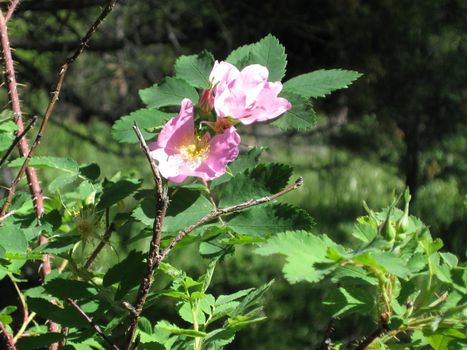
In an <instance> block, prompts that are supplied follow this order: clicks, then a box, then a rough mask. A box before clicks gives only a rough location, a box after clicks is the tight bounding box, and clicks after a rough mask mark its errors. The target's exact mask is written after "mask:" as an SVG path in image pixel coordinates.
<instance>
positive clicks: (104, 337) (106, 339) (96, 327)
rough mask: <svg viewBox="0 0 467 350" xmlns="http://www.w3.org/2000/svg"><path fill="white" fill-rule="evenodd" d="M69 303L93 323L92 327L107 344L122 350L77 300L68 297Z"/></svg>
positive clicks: (116, 349)
mask: <svg viewBox="0 0 467 350" xmlns="http://www.w3.org/2000/svg"><path fill="white" fill-rule="evenodd" d="M67 301H68V303H69V304H70V305H71V306H72V307H73V308H74V309H75V310H76V311H78V313H79V314H80V315H81V316H83V318H84V319H85V320H86V321H87V322H88V323H89V324H90V325H91V327H92V328H93V329H94V330H95V331H96V332H97V334H99V335H100V336H101V337H102V339H104V340H105V342H106V343H107V344H109V346H110V348H111V349H114V350H120V349H119V347H118V346H117V345H115V344H114V343H113V342H112V340H110V338H109V337H108V336H106V335H105V333H104V332H103V331H102V329H101V327H99V325H98V324H96V323H95V322H94V321H93V319H92V318H91V317H89V316H88V315H87V314H86V312H84V311H83V309H81V308H80V307H79V305H78V304H76V302H75V301H74V300H73V299H70V298H68V299H67Z"/></svg>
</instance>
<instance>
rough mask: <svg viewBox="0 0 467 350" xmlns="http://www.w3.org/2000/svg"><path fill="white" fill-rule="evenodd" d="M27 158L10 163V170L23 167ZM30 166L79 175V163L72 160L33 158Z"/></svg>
mask: <svg viewBox="0 0 467 350" xmlns="http://www.w3.org/2000/svg"><path fill="white" fill-rule="evenodd" d="M24 160H25V158H24V157H20V158H16V159H15V160H12V161H11V162H10V163H8V166H9V167H10V168H18V167H20V166H22V165H23V163H24ZM29 166H30V167H33V168H45V169H58V170H62V171H65V172H68V173H73V174H75V173H79V165H78V163H77V162H76V161H75V160H74V159H71V158H63V157H43V156H38V157H32V158H31V160H30V161H29Z"/></svg>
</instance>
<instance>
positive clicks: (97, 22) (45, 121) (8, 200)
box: [0, 0, 117, 217]
mask: <svg viewBox="0 0 467 350" xmlns="http://www.w3.org/2000/svg"><path fill="white" fill-rule="evenodd" d="M116 3H117V0H110V1H109V2H108V3H107V5H106V6H105V7H104V9H103V10H102V12H101V13H100V15H99V16H98V17H97V19H96V20H95V21H94V23H93V24H92V26H91V27H90V28H89V30H88V32H87V33H86V35H85V36H84V37H83V38H82V39H81V41H80V44H79V45H78V47H77V48H76V50H75V51H74V52H73V53H72V54H71V55H70V56H68V57H67V59H66V60H65V63H64V64H63V65H62V67H61V69H60V71H59V73H58V77H57V81H56V83H55V88H54V91H53V92H52V98H51V99H50V101H49V104H48V106H47V110H46V111H45V114H44V117H43V118H42V122H41V125H40V127H39V131H38V133H37V135H36V138H35V140H34V142H33V144H32V146H31V150H30V151H29V153H27V157H26V159H25V160H24V162H23V165H22V167H21V168H20V170H19V172H18V175H17V176H16V178H15V180H14V181H13V183H12V185H11V186H10V190H9V191H8V196H7V198H6V200H5V203H4V205H3V207H2V209H1V211H0V217H2V216H3V215H5V213H6V211H7V209H8V207H9V206H10V204H11V201H12V199H13V195H14V194H15V192H16V187H17V185H18V183H19V180H20V179H21V177H22V175H23V174H24V172H25V170H26V169H29V168H28V165H29V162H30V160H31V158H32V156H33V154H34V152H35V150H36V148H37V147H38V146H39V143H40V141H41V139H42V136H43V134H44V132H45V129H46V128H47V124H48V121H49V118H50V116H51V114H52V112H53V110H54V108H55V104H56V102H57V100H58V97H59V95H60V90H61V88H62V85H63V80H64V79H65V75H66V73H67V71H68V68H69V67H70V66H71V65H72V64H73V62H75V61H76V59H77V58H78V57H79V55H80V54H81V53H82V52H83V51H84V49H85V48H86V46H87V45H88V43H89V40H90V39H91V37H92V35H93V34H94V33H95V31H96V30H97V28H98V27H99V25H100V24H101V23H102V21H103V20H104V19H105V17H107V15H108V14H109V13H110V12H111V11H112V9H113V8H114V6H115V4H116ZM0 24H1V23H0ZM2 40H3V39H2ZM10 56H11V55H10ZM23 140H24V139H23Z"/></svg>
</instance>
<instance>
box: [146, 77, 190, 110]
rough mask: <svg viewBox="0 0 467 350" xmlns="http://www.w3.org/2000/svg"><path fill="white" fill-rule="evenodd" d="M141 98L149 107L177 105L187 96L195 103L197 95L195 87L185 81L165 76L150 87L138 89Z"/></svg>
mask: <svg viewBox="0 0 467 350" xmlns="http://www.w3.org/2000/svg"><path fill="white" fill-rule="evenodd" d="M139 96H140V97H141V100H142V101H143V102H144V103H145V104H146V105H147V106H148V107H149V108H160V107H166V106H179V105H180V103H181V101H182V100H183V99H184V98H188V99H190V100H191V102H193V104H196V103H197V102H198V99H199V95H198V93H197V92H196V89H195V88H193V87H192V86H190V84H188V83H187V82H186V81H184V80H181V79H177V78H171V77H167V78H165V79H164V80H163V81H162V82H161V83H159V84H155V85H153V86H151V87H150V88H147V89H143V90H140V91H139Z"/></svg>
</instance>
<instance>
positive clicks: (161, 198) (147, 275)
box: [124, 123, 169, 350]
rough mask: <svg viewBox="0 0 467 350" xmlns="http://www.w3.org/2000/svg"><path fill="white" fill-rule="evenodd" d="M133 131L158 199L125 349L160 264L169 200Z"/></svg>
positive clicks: (150, 160)
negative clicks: (149, 170) (145, 160)
mask: <svg viewBox="0 0 467 350" xmlns="http://www.w3.org/2000/svg"><path fill="white" fill-rule="evenodd" d="M133 129H134V131H135V133H136V135H137V136H138V139H139V142H140V145H141V148H142V149H143V152H144V154H145V155H146V158H147V159H148V162H149V164H150V165H151V170H152V173H153V177H154V186H155V189H156V194H157V199H156V216H155V219H154V224H153V233H152V239H151V243H150V245H149V252H148V258H147V263H146V271H145V272H144V275H143V278H142V280H141V283H140V286H139V289H138V294H137V296H136V301H135V303H134V304H133V309H134V312H133V313H131V315H130V323H129V326H128V330H127V335H126V341H125V344H124V349H127V350H129V349H131V347H132V343H133V337H134V335H135V331H136V327H137V325H138V319H139V317H140V315H141V313H142V312H143V307H144V303H145V302H146V298H147V296H148V293H149V289H150V288H151V285H152V282H153V273H154V270H155V269H156V268H157V267H158V266H159V264H160V242H161V235H162V226H163V223H164V218H165V214H166V211H167V206H168V203H169V199H168V197H167V190H166V189H165V188H164V183H163V182H162V177H161V174H160V172H159V169H158V167H157V165H156V163H155V161H154V159H153V158H152V157H151V154H150V150H149V147H148V145H147V144H146V141H145V140H144V137H143V135H142V134H141V130H140V129H139V128H138V125H136V123H135V125H134V126H133Z"/></svg>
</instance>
